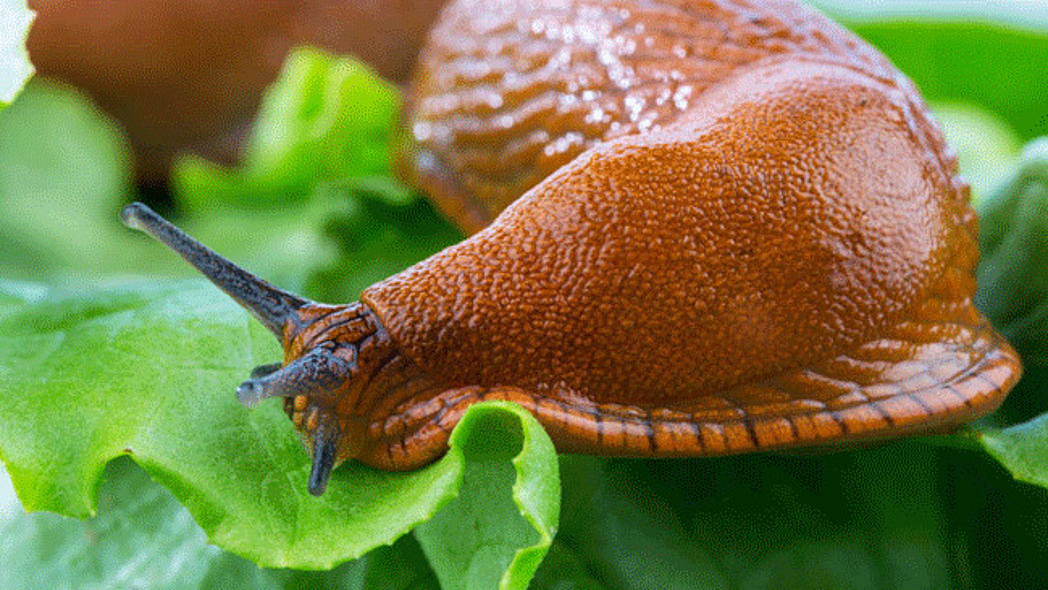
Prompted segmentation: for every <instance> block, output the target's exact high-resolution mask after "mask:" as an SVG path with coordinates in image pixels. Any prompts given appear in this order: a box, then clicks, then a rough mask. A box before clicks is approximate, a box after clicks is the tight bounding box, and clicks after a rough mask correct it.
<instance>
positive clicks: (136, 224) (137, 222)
mask: <svg viewBox="0 0 1048 590" xmlns="http://www.w3.org/2000/svg"><path fill="white" fill-rule="evenodd" d="M149 213H151V210H150V209H149V207H146V206H145V205H143V204H142V203H139V202H137V201H136V202H134V203H131V204H130V205H128V206H127V207H124V209H123V210H122V211H121V212H120V221H122V222H123V224H124V225H126V226H127V227H129V228H131V229H137V230H139V231H142V230H143V229H144V225H143V223H142V218H143V217H145V216H146V215H148V214H149Z"/></svg>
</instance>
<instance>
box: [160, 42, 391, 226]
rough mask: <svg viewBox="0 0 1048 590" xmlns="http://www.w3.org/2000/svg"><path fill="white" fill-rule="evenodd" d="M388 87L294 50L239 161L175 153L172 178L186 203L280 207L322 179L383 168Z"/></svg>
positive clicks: (360, 71) (363, 71)
mask: <svg viewBox="0 0 1048 590" xmlns="http://www.w3.org/2000/svg"><path fill="white" fill-rule="evenodd" d="M397 101H398V97H397V93H396V90H395V89H394V88H393V87H392V86H389V85H387V84H386V83H384V82H382V81H381V80H379V79H378V78H377V77H376V76H375V75H374V74H373V73H371V71H370V70H368V69H367V68H366V67H365V66H364V65H362V64H360V63H359V62H356V61H354V60H351V59H335V58H333V57H332V56H330V55H328V54H325V53H323V52H321V51H317V50H315V49H309V48H301V49H298V50H295V51H293V52H292V53H291V54H290V55H289V56H288V57H287V60H286V61H285V63H284V68H283V70H282V72H281V74H280V77H279V79H278V80H277V81H276V82H275V83H274V84H273V85H272V86H271V87H270V88H269V90H268V91H267V92H266V94H265V96H264V97H263V100H262V106H261V110H260V111H259V114H258V118H257V120H256V122H255V126H254V128H253V131H252V134H251V137H250V138H249V139H248V142H247V145H246V146H245V148H244V154H243V163H242V164H241V165H240V166H239V167H237V168H235V169H226V168H223V167H220V166H218V165H216V164H213V163H211V162H208V161H206V160H202V159H200V158H198V157H195V156H186V157H184V158H182V159H181V160H180V161H179V162H178V163H177V164H176V166H175V171H174V172H173V175H172V180H173V182H174V184H175V187H176V190H178V192H179V193H180V196H181V199H182V203H183V204H184V205H186V206H187V207H189V208H192V209H202V208H207V207H209V206H211V205H212V204H213V203H214V202H215V201H216V200H217V201H219V202H226V203H233V204H237V205H258V204H264V203H269V204H271V205H280V206H281V207H285V206H286V205H287V204H288V203H289V202H294V201H296V200H299V199H302V198H304V197H306V196H307V195H308V194H309V193H310V192H311V191H312V190H313V187H315V186H317V185H322V184H323V183H325V182H327V181H337V180H342V179H348V178H354V177H362V176H367V175H372V174H388V173H389V163H388V161H389V157H388V152H387V149H386V146H387V143H388V139H389V137H388V136H389V133H390V130H391V129H393V126H394V123H395V118H396V113H397Z"/></svg>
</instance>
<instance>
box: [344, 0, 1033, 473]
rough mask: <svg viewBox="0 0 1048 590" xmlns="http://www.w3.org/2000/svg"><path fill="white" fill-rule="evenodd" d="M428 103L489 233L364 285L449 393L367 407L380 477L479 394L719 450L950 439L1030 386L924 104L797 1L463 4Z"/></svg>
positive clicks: (589, 439) (462, 196) (632, 442)
mask: <svg viewBox="0 0 1048 590" xmlns="http://www.w3.org/2000/svg"><path fill="white" fill-rule="evenodd" d="M414 87H415V89H416V93H417V94H416V95H415V97H414V99H413V100H412V103H411V105H412V106H411V108H412V110H411V114H410V115H409V117H408V120H407V127H408V130H409V131H410V133H411V134H412V135H413V143H412V144H411V145H410V146H409V147H408V149H407V150H406V151H405V154H406V155H405V158H404V160H403V161H404V163H405V165H406V166H407V167H408V168H409V171H410V175H411V176H412V177H413V178H415V179H416V180H417V181H418V182H420V183H421V184H422V185H423V186H426V187H428V188H429V189H430V190H431V191H432V192H433V193H434V196H435V198H436V199H437V200H438V202H440V203H441V204H442V205H443V208H444V210H445V211H446V212H447V213H448V214H449V215H450V216H451V217H452V218H453V219H456V220H457V221H458V222H459V223H460V224H461V225H462V226H463V227H464V228H466V229H467V230H477V229H480V228H482V227H483V228H484V229H483V230H481V231H480V232H479V233H477V234H476V235H474V236H473V237H471V238H470V239H468V240H466V241H465V242H463V243H461V244H458V245H456V246H453V247H451V248H448V249H447V250H445V251H444V252H441V253H439V254H437V255H435V256H433V257H431V258H430V259H428V260H425V261H423V262H421V263H420V264H418V265H416V266H414V267H412V268H410V269H408V270H406V271H404V272H403V273H400V274H398V275H396V276H393V277H391V278H389V279H387V280H386V281H383V282H382V283H379V284H377V285H375V286H373V287H371V288H370V289H368V290H367V291H366V292H365V293H364V294H363V296H362V301H363V302H364V303H365V304H366V305H367V306H368V307H369V308H370V309H371V310H373V311H374V312H375V314H376V315H377V316H378V318H379V319H380V320H381V323H382V324H383V325H384V327H385V329H386V330H388V335H389V337H390V338H391V339H392V340H393V342H395V344H396V345H397V347H398V348H399V350H400V351H401V352H402V354H403V355H404V356H406V357H409V358H410V360H412V361H413V362H414V365H415V367H414V368H413V369H411V370H410V371H408V373H410V374H418V373H421V374H424V375H425V376H427V377H428V379H429V380H430V383H429V385H427V386H426V387H421V388H420V389H419V391H416V392H414V393H404V392H397V391H395V390H394V391H386V392H379V391H372V392H371V393H370V394H368V395H372V396H376V397H381V396H386V397H387V398H388V400H390V401H387V402H385V403H378V404H376V405H375V406H374V407H375V408H376V410H380V411H375V412H372V413H371V414H370V416H369V420H370V426H369V429H368V433H369V434H368V437H369V441H370V442H369V443H368V445H365V446H366V449H365V450H364V451H363V453H362V456H361V458H362V459H363V460H365V461H367V462H370V463H373V464H377V465H380V466H385V467H394V468H405V467H412V466H417V465H419V464H422V463H424V462H425V461H428V460H430V459H432V458H434V457H435V456H437V455H439V453H440V452H442V449H443V444H444V441H445V440H446V437H447V433H448V432H449V430H450V428H451V427H452V426H453V425H454V422H455V421H456V420H457V417H458V416H459V415H461V412H462V411H463V410H464V408H465V407H466V406H468V405H469V404H470V403H473V402H475V401H477V400H480V399H493V398H495V399H510V400H513V401H516V402H518V403H521V404H523V405H524V406H525V407H528V408H529V409H531V410H532V411H534V412H535V413H536V415H537V416H538V417H539V419H540V420H542V421H543V423H544V424H545V425H546V426H547V428H548V430H549V431H550V433H551V436H552V437H553V438H554V441H555V442H556V443H557V444H558V446H559V447H560V448H561V449H564V450H582V451H587V452H598V453H610V454H636V455H647V454H656V455H689V454H722V453H732V452H742V451H747V450H755V449H761V448H774V447H781V446H788V445H796V444H805V443H815V442H823V441H840V440H854V439H868V438H880V437H885V436H891V435H895V434H904V433H908V432H913V431H916V430H921V429H929V428H936V427H948V426H949V425H952V424H956V423H959V422H962V421H965V420H967V419H970V418H972V417H974V416H977V415H981V414H984V413H986V412H988V411H991V410H992V409H994V408H995V407H996V406H997V405H998V404H999V403H1000V402H1001V400H1003V397H1004V395H1005V394H1006V393H1007V391H1008V390H1009V389H1010V387H1011V386H1012V385H1013V384H1014V383H1015V381H1016V380H1017V379H1018V377H1019V373H1020V365H1019V361H1018V358H1017V356H1016V355H1015V352H1014V351H1013V350H1012V349H1011V348H1010V347H1009V346H1008V344H1007V343H1006V342H1004V341H1003V339H1001V338H1000V336H998V335H997V334H996V333H995V332H994V331H993V329H992V328H991V327H990V326H989V325H988V324H987V323H986V321H985V320H984V319H983V318H982V317H981V316H980V315H979V314H978V312H977V311H976V310H975V309H974V307H973V306H972V302H971V297H972V294H973V292H974V287H975V284H974V280H973V278H972V277H973V271H974V267H975V264H976V260H977V256H978V252H977V246H976V242H975V239H974V237H975V235H976V231H977V227H976V225H977V222H976V219H975V215H974V213H972V211H971V209H970V208H969V206H968V188H967V186H966V184H965V183H964V182H963V181H962V180H961V179H959V178H957V177H956V176H955V175H956V161H955V158H954V157H953V156H952V154H951V153H950V152H949V150H948V149H947V148H946V146H945V144H944V143H943V139H942V136H941V134H940V133H939V131H938V130H937V128H936V127H935V125H934V122H933V121H932V119H931V118H930V116H929V115H928V114H927V112H926V108H925V106H924V104H923V102H922V101H921V99H920V98H919V96H918V95H917V93H916V90H915V89H914V88H913V86H912V84H911V83H910V82H909V81H908V80H906V79H905V78H904V77H903V76H902V75H901V74H898V73H897V72H896V71H895V70H894V69H893V68H892V67H891V65H890V64H888V63H887V61H886V60H884V58H883V57H882V56H880V54H878V53H877V52H876V51H875V50H873V49H871V48H869V47H868V46H866V45H865V44H863V43H862V42H861V41H859V40H857V39H856V38H855V37H853V36H852V35H850V34H849V33H847V32H845V31H843V30H841V29H840V28H838V27H836V26H835V25H833V24H831V23H829V22H828V21H827V20H826V19H825V18H823V17H822V16H820V15H817V14H815V13H813V12H811V11H810V10H808V9H806V8H804V7H800V6H797V5H795V4H792V3H788V2H766V3H761V4H756V3H751V2H729V1H723V2H645V3H636V5H633V4H623V3H615V2H611V3H608V2H600V3H596V2H544V3H542V4H541V6H538V7H536V6H535V5H534V4H532V3H525V2H479V3H478V2H471V1H462V2H456V3H453V4H452V5H450V6H449V7H448V8H447V9H446V12H445V13H444V15H443V18H442V20H441V21H440V23H439V24H438V26H437V28H436V29H435V30H434V31H433V33H432V35H431V43H430V45H429V46H428V47H427V48H426V49H425V50H424V52H423V61H422V63H421V66H420V69H419V74H418V77H417V79H416V82H415V84H414ZM550 173H552V174H550ZM522 193H523V196H521V194H522ZM518 197H519V198H518ZM510 203H512V204H510ZM507 205H509V206H508V208H506V209H505V211H504V212H502V213H501V214H499V212H500V211H502V209H503V208H504V207H506V206H507ZM496 215H498V216H497V217H496ZM492 219H493V221H492ZM489 222H490V225H488V223H489ZM416 382H417V379H416Z"/></svg>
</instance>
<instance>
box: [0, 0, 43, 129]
mask: <svg viewBox="0 0 1048 590" xmlns="http://www.w3.org/2000/svg"><path fill="white" fill-rule="evenodd" d="M35 17H36V13H34V12H33V11H32V10H29V7H28V6H27V5H26V3H25V0H0V110H3V109H4V107H6V106H7V105H9V104H11V103H12V102H14V100H15V97H16V96H18V93H19V92H20V91H21V90H22V87H23V86H24V85H25V83H26V81H27V80H29V77H30V76H32V75H33V64H31V63H29V52H28V51H26V47H25V40H26V37H28V36H29V25H31V24H33V19H34V18H35Z"/></svg>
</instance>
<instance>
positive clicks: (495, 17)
mask: <svg viewBox="0 0 1048 590" xmlns="http://www.w3.org/2000/svg"><path fill="white" fill-rule="evenodd" d="M776 58H778V59H791V60H802V61H813V60H818V61H831V62H833V63H838V64H841V65H843V66H845V67H849V68H853V69H856V70H858V71H861V72H864V73H867V74H869V75H870V76H872V77H874V78H878V79H883V80H886V81H889V83H890V84H892V85H895V86H899V87H900V88H902V89H903V90H904V91H905V92H906V93H908V94H909V95H910V96H911V97H912V98H913V99H914V100H916V101H917V103H918V104H919V102H920V101H919V99H918V98H916V91H914V90H913V88H912V85H911V84H910V83H909V82H908V81H907V80H905V79H904V78H903V77H902V76H901V75H899V74H898V72H897V71H896V70H895V68H893V67H892V66H891V64H890V63H888V61H887V60H886V59H885V58H884V57H883V56H882V55H881V54H880V53H879V52H877V51H876V50H875V49H873V48H871V47H869V46H868V45H866V44H865V43H863V42H862V41H861V40H859V39H857V38H856V37H855V36H854V35H852V34H851V33H849V32H847V31H845V30H844V29H841V28H840V27H838V26H836V25H835V24H833V23H832V22H831V21H829V20H828V19H826V18H825V17H824V16H822V15H821V14H818V13H817V12H815V11H813V10H811V9H809V8H807V7H805V6H803V5H800V4H798V3H796V2H792V1H788V0H770V1H764V2H743V1H738V0H730V1H726V0H720V1H696V0H687V1H682V0H677V1H666V0H661V1H658V2H634V1H622V0H619V1H599V2H597V1H566V0H551V1H544V2H521V1H514V0H460V1H457V2H452V3H450V4H448V5H447V6H446V7H445V10H444V12H443V14H442V15H441V18H440V20H439V21H438V24H437V26H436V27H435V28H434V29H433V31H432V32H431V34H430V38H429V42H428V43H427V44H426V46H425V47H424V48H423V51H422V53H421V55H420V58H419V64H418V68H417V73H416V75H415V78H414V80H413V82H412V84H411V86H412V88H413V90H414V92H413V96H412V98H411V104H410V105H409V106H410V109H409V111H410V114H409V116H408V118H407V121H406V123H407V124H406V128H407V129H406V131H407V134H408V135H409V136H410V138H411V140H412V141H411V142H410V143H409V147H408V149H407V150H405V157H404V162H403V167H404V169H405V171H406V173H407V174H408V175H409V176H411V177H413V178H414V179H415V181H416V182H417V183H418V184H419V185H421V186H423V187H424V188H425V189H426V190H427V191H428V192H429V193H430V194H431V195H433V197H434V198H435V199H436V201H437V203H438V205H440V206H441V207H442V208H443V210H444V211H445V212H446V213H447V214H448V215H449V216H450V217H451V218H452V219H454V220H455V221H456V222H457V223H458V224H459V225H460V226H461V227H463V228H465V229H467V230H468V231H470V232H475V231H478V230H480V229H481V228H483V227H485V226H486V225H488V224H489V223H490V222H491V221H492V220H494V218H495V216H497V215H498V214H499V213H500V212H501V211H502V210H503V209H505V208H506V207H507V206H508V205H509V204H510V203H511V202H513V201H514V200H516V199H517V198H518V197H519V196H520V195H522V194H523V193H524V192H525V191H527V190H528V189H530V188H531V187H532V186H534V185H535V184H537V183H538V182H539V181H540V180H542V179H543V178H545V177H547V176H549V175H550V174H552V173H553V172H554V171H556V170H557V169H559V168H560V167H561V166H563V165H565V164H567V163H568V162H570V161H571V160H572V159H574V158H575V157H577V156H578V155H580V154H581V153H582V152H584V151H585V150H587V149H589V148H591V147H594V146H596V145H598V144H600V143H602V142H604V141H607V140H609V139H613V138H617V137H622V136H625V135H631V134H635V133H646V132H649V131H654V130H658V129H660V128H662V127H664V126H666V125H672V124H674V122H676V121H677V120H678V119H679V118H680V117H681V115H682V114H683V113H685V112H687V111H689V110H691V108H692V105H693V103H694V102H695V101H696V100H697V98H698V97H700V96H701V95H702V94H703V93H705V92H706V91H707V90H708V89H710V88H712V87H714V86H716V85H717V84H718V83H719V82H721V81H723V80H725V79H728V78H731V77H732V76H736V75H738V74H739V72H740V71H742V70H743V69H745V68H746V67H749V66H752V65H753V64H755V63H757V62H761V61H763V60H768V59H776Z"/></svg>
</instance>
